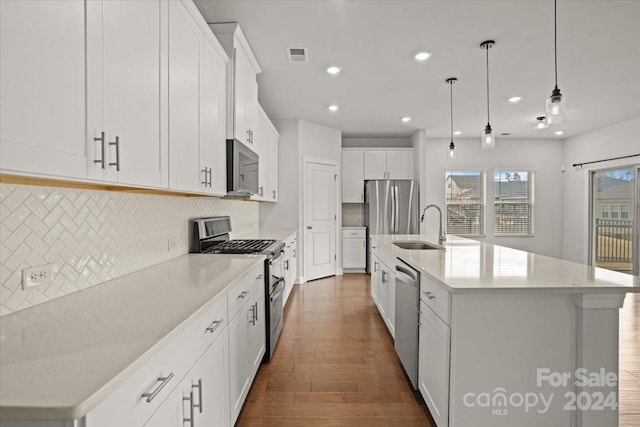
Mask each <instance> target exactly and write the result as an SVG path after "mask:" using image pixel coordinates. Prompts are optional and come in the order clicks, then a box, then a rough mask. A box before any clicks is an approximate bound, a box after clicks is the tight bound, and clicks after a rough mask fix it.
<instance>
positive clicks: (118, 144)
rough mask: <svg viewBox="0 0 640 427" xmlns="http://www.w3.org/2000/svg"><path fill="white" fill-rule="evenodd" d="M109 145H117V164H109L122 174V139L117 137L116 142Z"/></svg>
mask: <svg viewBox="0 0 640 427" xmlns="http://www.w3.org/2000/svg"><path fill="white" fill-rule="evenodd" d="M109 145H110V146H111V145H115V147H116V162H115V163H111V162H109V166H115V167H116V170H117V171H118V172H120V137H119V136H116V140H115V141H114V142H110V143H109Z"/></svg>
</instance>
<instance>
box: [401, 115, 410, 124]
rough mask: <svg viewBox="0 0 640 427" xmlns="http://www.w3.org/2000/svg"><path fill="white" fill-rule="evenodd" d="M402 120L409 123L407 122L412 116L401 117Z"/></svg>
mask: <svg viewBox="0 0 640 427" xmlns="http://www.w3.org/2000/svg"><path fill="white" fill-rule="evenodd" d="M400 120H402V122H403V123H407V122H410V121H411V117H409V116H405V117H403V118H401V119H400Z"/></svg>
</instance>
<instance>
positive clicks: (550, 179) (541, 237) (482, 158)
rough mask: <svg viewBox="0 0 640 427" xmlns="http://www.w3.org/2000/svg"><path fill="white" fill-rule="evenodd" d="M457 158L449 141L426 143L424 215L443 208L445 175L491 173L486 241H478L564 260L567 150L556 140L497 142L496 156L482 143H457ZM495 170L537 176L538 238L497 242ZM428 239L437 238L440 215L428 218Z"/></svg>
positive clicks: (437, 140) (473, 139)
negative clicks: (426, 208)
mask: <svg viewBox="0 0 640 427" xmlns="http://www.w3.org/2000/svg"><path fill="white" fill-rule="evenodd" d="M455 144H456V150H455V156H454V157H453V158H450V157H449V155H448V147H449V139H430V140H427V143H426V147H427V149H426V162H425V165H426V178H425V179H426V185H425V186H424V189H423V192H422V194H423V195H424V197H421V203H422V205H421V209H422V208H424V206H425V205H426V204H429V203H435V204H436V205H438V206H441V207H443V208H444V205H445V198H444V185H445V184H444V182H445V170H447V169H449V170H460V169H461V170H464V169H480V170H485V171H486V172H487V186H486V190H487V191H486V202H487V207H486V211H485V212H486V217H485V233H486V237H484V238H478V240H482V241H486V242H489V243H495V244H498V245H502V246H508V247H512V248H517V249H522V250H526V251H530V252H534V253H538V254H543V255H549V256H554V257H562V219H563V215H562V206H563V186H562V182H563V178H562V172H561V167H562V162H563V161H562V156H563V144H562V141H558V140H520V139H504V138H501V139H498V140H497V142H496V148H495V150H482V148H481V147H480V138H472V139H471V138H470V139H458V140H456V141H455ZM493 169H524V170H533V171H535V173H536V174H535V185H536V188H535V236H534V237H495V236H494V235H493V230H494V226H493V221H492V218H493V213H494V208H493V203H492V202H493V197H494V191H493ZM424 227H425V229H424V230H423V231H426V232H428V233H437V231H438V215H437V214H436V213H435V212H429V213H428V214H427V216H426V218H425V224H424Z"/></svg>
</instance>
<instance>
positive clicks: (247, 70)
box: [209, 23, 262, 151]
mask: <svg viewBox="0 0 640 427" xmlns="http://www.w3.org/2000/svg"><path fill="white" fill-rule="evenodd" d="M209 26H210V27H211V30H212V31H213V32H214V33H215V35H216V36H217V37H218V40H219V41H220V44H222V47H223V48H224V50H225V51H226V52H227V54H228V55H229V57H230V61H229V65H228V67H227V76H228V79H227V113H228V114H227V138H229V139H233V138H235V139H237V140H239V141H242V142H243V143H245V144H246V145H247V146H248V147H249V148H251V149H252V150H254V151H257V148H256V146H255V142H256V141H257V140H258V139H259V136H258V135H256V132H258V128H259V124H258V83H257V81H256V76H257V75H258V74H259V73H260V72H261V71H262V70H261V69H260V65H259V64H258V61H257V59H256V57H255V55H254V54H253V51H252V50H251V46H250V45H249V42H248V41H247V38H246V37H245V35H244V33H243V32H242V29H241V28H240V25H238V24H237V23H224V24H210V25H209Z"/></svg>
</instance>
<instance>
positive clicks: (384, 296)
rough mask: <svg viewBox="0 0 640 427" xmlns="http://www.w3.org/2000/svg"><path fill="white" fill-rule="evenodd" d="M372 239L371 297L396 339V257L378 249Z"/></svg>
mask: <svg viewBox="0 0 640 427" xmlns="http://www.w3.org/2000/svg"><path fill="white" fill-rule="evenodd" d="M377 246H378V244H377V242H376V241H375V240H374V239H371V253H370V262H371V297H372V298H373V300H374V301H375V303H376V306H377V307H378V311H379V312H380V316H381V317H382V320H383V322H384V324H385V326H386V327H387V329H388V330H389V333H390V334H391V336H392V337H393V338H395V328H396V274H395V273H396V271H395V257H394V256H393V254H391V253H388V252H385V251H384V250H383V249H381V248H378V247H377Z"/></svg>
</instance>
